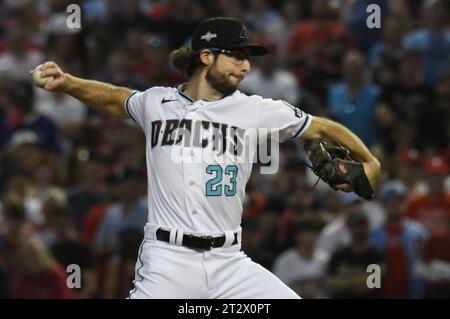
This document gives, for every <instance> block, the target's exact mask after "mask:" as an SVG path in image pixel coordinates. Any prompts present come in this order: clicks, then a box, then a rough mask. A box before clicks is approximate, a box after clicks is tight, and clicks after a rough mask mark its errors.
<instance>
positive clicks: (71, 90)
mask: <svg viewBox="0 0 450 319" xmlns="http://www.w3.org/2000/svg"><path fill="white" fill-rule="evenodd" d="M38 68H39V69H40V71H41V75H42V76H43V77H48V80H47V81H46V82H45V85H44V86H43V89H45V90H47V91H51V92H64V93H67V94H70V95H71V96H73V97H74V98H76V99H78V100H80V101H81V102H83V103H85V104H87V105H89V106H91V107H93V108H95V109H97V110H99V111H100V112H103V113H105V114H106V115H109V116H113V117H121V118H127V117H128V114H127V112H126V110H125V108H124V105H123V104H124V102H125V100H126V99H127V97H129V96H130V94H131V93H132V90H130V89H128V88H124V87H118V86H114V85H111V84H108V83H103V82H99V81H93V80H85V79H81V78H78V77H76V76H73V75H70V74H68V73H64V72H63V71H62V70H61V68H60V67H59V66H58V65H57V64H56V63H55V62H52V61H48V62H45V63H44V64H42V65H41V66H39V67H38Z"/></svg>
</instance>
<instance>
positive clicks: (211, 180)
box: [125, 85, 312, 235]
mask: <svg viewBox="0 0 450 319" xmlns="http://www.w3.org/2000/svg"><path fill="white" fill-rule="evenodd" d="M182 88H183V85H181V86H180V87H178V88H170V87H153V88H150V89H148V90H146V91H144V92H137V91H135V92H133V94H132V95H130V97H129V98H128V99H127V100H126V101H125V108H126V110H127V112H128V114H129V116H130V117H131V118H132V119H133V120H134V121H135V122H136V123H137V124H138V125H139V126H140V127H141V128H142V129H143V130H144V132H145V135H146V157H147V158H146V159H147V174H148V208H149V215H148V220H149V223H151V224H154V225H159V226H163V227H168V228H177V229H182V230H183V231H184V232H185V233H193V234H196V233H203V234H210V235H215V234H223V232H224V231H238V230H240V223H241V217H242V204H243V201H244V192H245V185H246V183H247V181H248V179H249V177H250V174H251V170H252V165H253V163H252V160H247V161H240V160H237V157H236V152H237V151H236V150H237V149H238V148H239V144H242V143H241V142H240V141H241V138H242V134H245V133H246V132H247V131H249V130H251V129H256V128H265V129H271V131H272V132H275V133H277V134H279V140H280V141H281V142H282V141H284V140H286V139H289V138H296V137H298V136H300V135H301V134H302V133H303V132H305V130H306V129H307V128H308V126H309V125H310V123H311V119H312V118H311V115H309V114H306V113H304V112H302V111H301V110H300V109H298V108H294V107H293V106H291V105H289V104H288V103H286V102H283V101H275V100H272V99H264V98H262V97H260V96H256V95H253V96H247V95H245V94H243V93H241V92H239V91H236V92H234V93H233V94H232V95H230V96H227V97H225V98H223V99H220V100H214V101H208V100H198V101H193V100H192V99H191V98H190V97H188V96H187V95H185V94H184V93H183V92H182ZM216 133H220V134H219V135H218V134H216ZM241 146H242V145H241ZM256 149H257V144H256V143H252V144H251V146H250V153H252V154H254V153H255V152H256ZM224 158H225V159H226V160H225V161H223V160H221V159H224Z"/></svg>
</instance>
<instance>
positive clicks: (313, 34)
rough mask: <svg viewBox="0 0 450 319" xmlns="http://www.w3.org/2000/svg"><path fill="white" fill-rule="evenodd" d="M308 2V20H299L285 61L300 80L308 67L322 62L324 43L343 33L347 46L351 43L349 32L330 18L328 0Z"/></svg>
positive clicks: (290, 40)
mask: <svg viewBox="0 0 450 319" xmlns="http://www.w3.org/2000/svg"><path fill="white" fill-rule="evenodd" d="M311 5H312V7H311V11H312V18H311V20H309V21H305V22H300V23H299V24H298V25H297V26H296V27H295V29H294V32H293V34H292V36H291V37H290V39H289V40H288V44H287V51H288V52H287V57H288V63H289V64H290V65H291V66H292V69H293V71H294V72H295V74H296V75H297V77H298V80H299V81H300V83H302V82H303V80H304V79H305V78H306V76H307V75H308V73H309V70H310V68H313V67H316V66H318V65H321V64H324V63H325V53H326V52H325V47H326V45H327V44H328V42H329V41H330V40H331V39H332V38H336V37H342V38H344V39H345V43H346V46H347V47H348V48H350V47H351V38H350V35H349V34H348V32H347V31H346V30H345V29H344V27H342V26H341V25H339V24H338V23H336V22H335V21H332V20H331V13H330V5H329V1H327V0H317V1H313V2H312V4H311Z"/></svg>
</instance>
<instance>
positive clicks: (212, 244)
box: [200, 236, 215, 250]
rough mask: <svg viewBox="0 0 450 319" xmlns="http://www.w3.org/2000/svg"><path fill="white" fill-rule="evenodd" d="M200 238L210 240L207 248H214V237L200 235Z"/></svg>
mask: <svg viewBox="0 0 450 319" xmlns="http://www.w3.org/2000/svg"><path fill="white" fill-rule="evenodd" d="M200 238H202V239H206V240H210V241H211V245H209V247H208V250H211V249H213V248H214V241H215V238H214V237H213V236H200Z"/></svg>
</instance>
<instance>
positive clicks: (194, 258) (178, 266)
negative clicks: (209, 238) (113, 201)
mask: <svg viewBox="0 0 450 319" xmlns="http://www.w3.org/2000/svg"><path fill="white" fill-rule="evenodd" d="M201 258H202V255H201V253H198V252H195V251H192V250H189V249H187V248H185V247H179V246H173V245H169V244H167V243H164V242H160V241H154V240H148V239H144V241H143V242H142V244H141V247H140V248H139V253H138V258H137V261H136V275H135V280H134V282H133V283H134V289H133V290H132V291H130V294H129V298H130V299H191V298H205V297H206V292H205V281H204V270H203V269H202V267H201V265H202V264H201Z"/></svg>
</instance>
